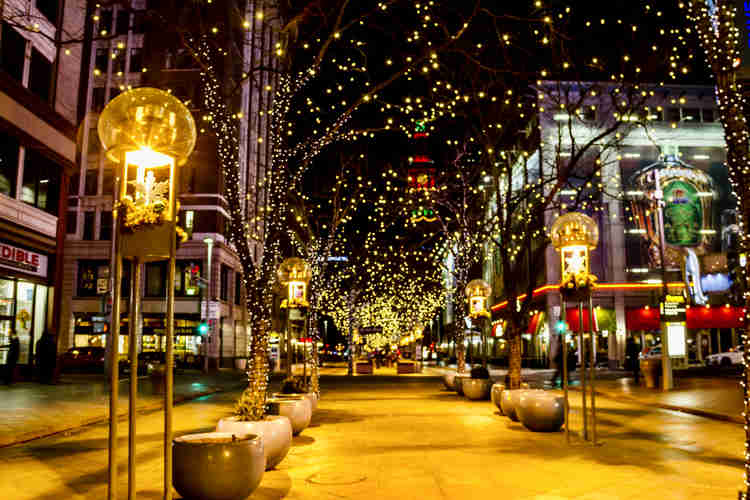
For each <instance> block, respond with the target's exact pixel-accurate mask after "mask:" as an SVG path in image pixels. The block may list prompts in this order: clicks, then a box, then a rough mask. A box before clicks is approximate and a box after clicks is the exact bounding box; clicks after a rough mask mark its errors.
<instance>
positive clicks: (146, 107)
mask: <svg viewBox="0 0 750 500" xmlns="http://www.w3.org/2000/svg"><path fill="white" fill-rule="evenodd" d="M97 129H98V132H99V139H100V141H101V143H102V148H103V149H104V152H105V153H106V155H107V158H109V159H110V160H112V161H113V162H115V163H123V162H124V161H125V154H126V153H132V152H135V151H143V152H145V153H140V156H141V158H139V159H141V160H145V161H147V162H149V164H153V163H158V162H160V161H161V159H160V156H159V155H165V156H168V157H171V158H173V159H174V161H175V162H176V163H177V165H178V166H179V165H184V164H185V162H186V161H187V159H188V157H189V156H190V153H192V152H193V149H194V148H195V140H196V129H195V121H194V120H193V115H192V114H190V110H188V109H187V107H186V106H185V105H184V104H183V103H182V102H181V101H180V100H179V99H177V98H176V97H175V96H173V95H172V94H170V93H168V92H164V91H163V90H159V89H155V88H150V87H140V88H135V89H132V90H128V91H127V92H123V93H122V94H120V95H119V96H117V97H115V98H114V99H112V101H110V102H109V104H107V106H106V107H105V108H104V110H103V111H102V113H101V115H100V116H99V123H98V125H97ZM151 152H153V153H157V155H154V156H151V157H150V158H149V155H150V153H151Z"/></svg>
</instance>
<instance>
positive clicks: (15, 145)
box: [0, 133, 60, 215]
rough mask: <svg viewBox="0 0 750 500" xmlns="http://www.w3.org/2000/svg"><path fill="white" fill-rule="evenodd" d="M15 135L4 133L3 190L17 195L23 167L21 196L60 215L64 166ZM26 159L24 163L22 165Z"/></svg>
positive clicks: (0, 140)
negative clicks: (59, 206) (62, 170)
mask: <svg viewBox="0 0 750 500" xmlns="http://www.w3.org/2000/svg"><path fill="white" fill-rule="evenodd" d="M20 158H21V144H20V143H19V141H18V140H17V139H15V138H14V137H12V136H10V135H7V134H3V133H0V193H2V194H4V195H6V196H10V197H11V198H16V194H17V192H18V191H17V190H18V187H19V186H18V172H19V169H20V168H23V179H22V182H21V185H20V188H21V189H20V193H19V195H20V196H19V199H20V200H21V201H23V202H24V203H28V204H29V205H33V206H35V207H36V208H39V209H41V210H44V211H46V212H49V213H51V214H53V215H57V204H58V199H59V187H60V182H59V181H60V177H59V172H60V166H59V165H57V164H56V163H55V162H53V161H52V160H50V159H48V158H47V157H46V156H44V155H42V154H41V153H39V152H38V151H37V150H35V149H29V148H24V154H23V162H21V161H19V160H20ZM22 163H23V165H21V164H22Z"/></svg>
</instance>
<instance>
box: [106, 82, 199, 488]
mask: <svg viewBox="0 0 750 500" xmlns="http://www.w3.org/2000/svg"><path fill="white" fill-rule="evenodd" d="M98 132H99V138H100V140H101V143H102V147H103V149H104V151H105V152H106V155H107V158H108V159H109V160H110V161H112V162H114V163H115V164H118V165H119V168H120V171H119V173H118V174H117V176H116V177H117V178H118V182H116V183H115V185H116V186H119V188H118V189H117V191H116V192H115V193H114V203H113V206H112V216H113V220H114V222H115V227H114V230H115V241H116V243H115V258H114V277H115V279H114V288H113V302H112V323H113V325H112V335H119V332H120V298H121V290H120V284H121V282H122V260H123V258H127V259H132V260H133V266H132V267H133V273H134V277H133V294H132V296H133V302H132V304H131V307H130V308H129V309H130V310H129V315H130V317H129V320H128V321H129V325H130V335H129V339H128V346H129V348H128V351H129V356H130V397H129V436H128V499H129V500H134V499H135V486H136V484H135V466H136V464H135V436H136V429H135V422H136V420H135V419H136V414H135V409H136V399H137V394H138V386H137V380H138V352H137V344H138V342H137V339H138V336H139V335H138V324H139V321H138V316H139V315H140V303H141V298H140V285H141V270H140V265H141V264H142V263H144V262H152V261H159V260H168V261H169V276H168V280H167V284H168V286H167V311H166V319H167V338H166V373H165V377H166V380H165V382H166V383H165V393H164V483H163V487H164V498H165V499H166V500H169V499H171V498H172V450H171V444H172V406H173V392H172V389H173V385H174V381H173V378H172V377H173V372H172V368H173V365H174V355H173V351H174V286H172V283H174V280H175V254H176V249H177V237H178V233H179V235H180V237H181V238H186V237H187V235H186V233H185V232H184V231H183V230H182V229H180V228H179V227H178V226H177V218H178V210H179V205H178V203H177V197H178V196H179V168H178V167H180V166H182V165H184V164H185V162H186V161H187V159H188V157H189V156H190V154H191V153H192V152H193V148H194V147H195V140H196V130H195V122H194V121H193V117H192V115H191V114H190V111H189V110H188V109H187V108H186V107H185V105H184V104H182V103H181V102H180V101H179V99H177V98H176V97H174V96H173V95H171V94H169V93H167V92H164V91H162V90H158V89H154V88H148V87H142V88H137V89H133V90H129V91H127V92H124V93H123V94H121V95H119V96H118V97H116V98H115V99H113V100H112V101H111V102H110V103H109V104H108V105H107V107H105V108H104V110H103V111H102V113H101V115H100V117H99V123H98ZM114 345H116V343H115V344H114ZM117 351H118V350H117V349H116V348H115V349H112V350H111V352H110V356H111V358H110V366H109V368H110V373H109V379H110V400H109V473H108V492H107V498H108V499H109V500H115V499H116V498H118V496H117V434H118V433H117V400H118V363H117Z"/></svg>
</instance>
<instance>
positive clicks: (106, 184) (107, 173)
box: [102, 168, 115, 195]
mask: <svg viewBox="0 0 750 500" xmlns="http://www.w3.org/2000/svg"><path fill="white" fill-rule="evenodd" d="M114 191H115V178H114V171H113V170H112V169H111V168H105V169H104V170H102V194H105V195H114Z"/></svg>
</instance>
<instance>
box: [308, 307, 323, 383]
mask: <svg viewBox="0 0 750 500" xmlns="http://www.w3.org/2000/svg"><path fill="white" fill-rule="evenodd" d="M308 321H309V324H308V334H307V336H308V337H309V338H310V340H311V343H312V352H311V353H310V357H311V361H312V372H311V373H310V386H309V387H308V390H309V391H311V392H314V393H316V394H317V393H319V392H320V371H319V369H318V337H319V335H318V313H317V312H316V311H314V310H313V311H312V312H311V313H310V318H309V319H308Z"/></svg>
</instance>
